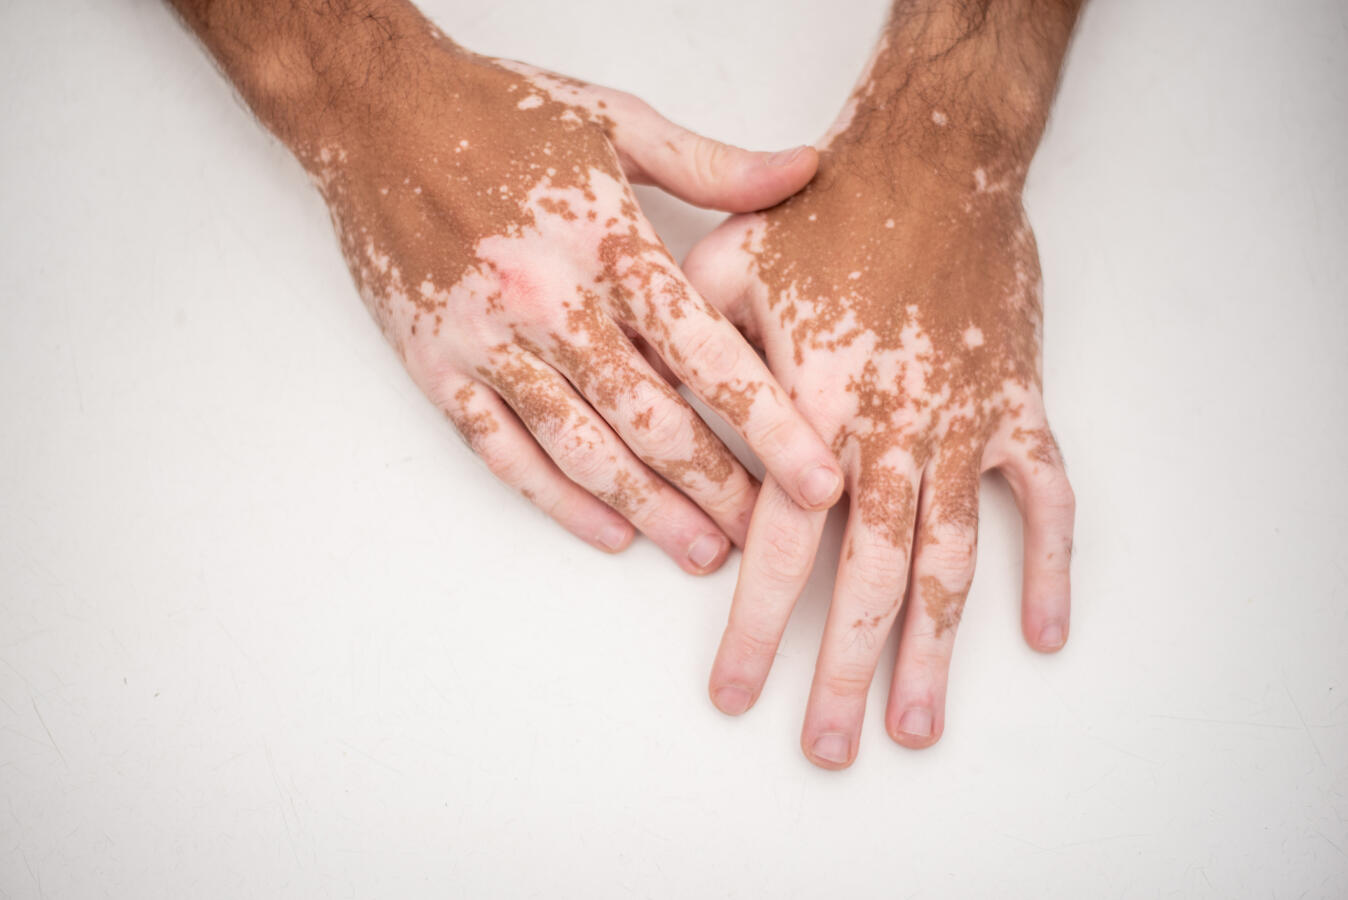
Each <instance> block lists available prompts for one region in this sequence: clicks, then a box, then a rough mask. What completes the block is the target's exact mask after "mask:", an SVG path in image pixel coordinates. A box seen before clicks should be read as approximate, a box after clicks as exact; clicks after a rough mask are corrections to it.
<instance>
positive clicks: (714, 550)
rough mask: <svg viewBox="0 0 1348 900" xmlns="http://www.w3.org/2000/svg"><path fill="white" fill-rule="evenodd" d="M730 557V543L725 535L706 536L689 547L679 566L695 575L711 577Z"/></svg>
mask: <svg viewBox="0 0 1348 900" xmlns="http://www.w3.org/2000/svg"><path fill="white" fill-rule="evenodd" d="M729 555H730V541H729V539H727V538H726V537H725V535H723V534H719V533H718V534H704V535H702V536H701V537H698V538H697V539H696V540H694V541H693V543H692V544H690V545H689V547H688V552H687V553H686V554H685V556H684V558H683V559H682V560H680V561H679V564H680V565H681V566H683V568H684V571H686V572H689V573H691V574H693V575H710V574H711V573H712V572H715V571H716V570H717V569H719V568H721V566H722V565H724V564H725V561H726V557H727V556H729Z"/></svg>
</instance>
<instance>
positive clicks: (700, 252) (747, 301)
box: [683, 216, 763, 348]
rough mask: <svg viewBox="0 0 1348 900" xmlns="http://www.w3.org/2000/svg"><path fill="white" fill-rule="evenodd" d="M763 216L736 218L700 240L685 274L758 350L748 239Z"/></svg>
mask: <svg viewBox="0 0 1348 900" xmlns="http://www.w3.org/2000/svg"><path fill="white" fill-rule="evenodd" d="M761 218H762V217H761V216H734V217H733V218H730V219H726V220H725V221H724V222H722V223H721V224H720V226H718V227H717V228H716V229H715V230H713V231H712V232H711V234H708V235H707V236H706V237H704V238H702V240H700V241H698V242H697V243H696V244H695V245H694V246H693V249H692V250H690V251H689V252H688V256H687V257H686V258H685V259H684V261H683V273H684V275H686V276H687V277H688V282H689V284H691V285H692V286H693V288H694V290H696V291H697V292H698V293H699V294H701V295H702V299H704V300H706V301H707V302H708V303H709V304H711V305H712V306H713V307H714V308H715V309H716V310H717V311H719V312H720V313H721V314H722V315H724V316H725V317H726V318H727V319H729V320H730V324H732V325H734V326H735V327H736V328H738V329H739V330H740V332H741V333H743V335H744V337H745V338H746V339H747V340H748V341H749V343H751V344H753V345H754V346H755V347H759V348H761V347H762V346H763V335H762V329H760V328H759V326H758V322H757V321H755V318H754V302H753V299H754V298H753V294H754V286H753V279H752V278H751V276H750V268H751V263H752V261H751V259H750V258H749V257H748V255H747V254H746V252H745V250H744V243H745V240H746V239H747V238H748V235H749V230H750V228H751V227H752V224H753V222H754V221H755V220H760V219H761Z"/></svg>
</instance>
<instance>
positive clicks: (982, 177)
mask: <svg viewBox="0 0 1348 900" xmlns="http://www.w3.org/2000/svg"><path fill="white" fill-rule="evenodd" d="M974 187H976V188H977V189H978V192H979V193H980V194H981V193H983V192H984V191H986V190H987V189H988V173H987V172H986V171H984V170H983V168H982V167H981V166H980V167H979V168H977V169H974Z"/></svg>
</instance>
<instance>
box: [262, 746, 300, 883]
mask: <svg viewBox="0 0 1348 900" xmlns="http://www.w3.org/2000/svg"><path fill="white" fill-rule="evenodd" d="M262 749H263V751H265V752H266V754H267V768H269V769H271V780H272V784H274V785H276V799H277V800H278V801H279V803H280V806H281V824H282V825H284V826H285V827H286V838H287V840H289V841H290V852H291V853H293V854H295V862H296V863H299V861H300V851H299V848H298V847H296V846H295V834H294V832H292V831H291V830H290V819H289V818H287V817H286V794H285V791H283V790H282V789H281V779H280V778H278V777H277V776H276V763H275V761H274V760H272V758H271V746H270V745H269V744H267V743H266V742H265V741H264V742H263V744H262Z"/></svg>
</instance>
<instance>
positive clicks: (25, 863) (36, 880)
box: [19, 850, 47, 897]
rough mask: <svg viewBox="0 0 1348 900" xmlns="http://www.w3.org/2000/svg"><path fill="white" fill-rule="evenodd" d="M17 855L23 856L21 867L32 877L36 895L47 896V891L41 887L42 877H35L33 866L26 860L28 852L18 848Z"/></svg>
mask: <svg viewBox="0 0 1348 900" xmlns="http://www.w3.org/2000/svg"><path fill="white" fill-rule="evenodd" d="M19 855H20V856H22V857H23V867H24V868H25V869H27V870H28V875H29V877H31V878H32V879H33V884H36V885H37V893H38V896H39V897H45V896H47V892H46V891H44V890H43V889H42V879H41V878H38V877H37V873H36V872H34V871H33V867H32V866H31V865H30V864H29V862H28V854H27V853H24V852H23V851H22V850H20V851H19Z"/></svg>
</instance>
